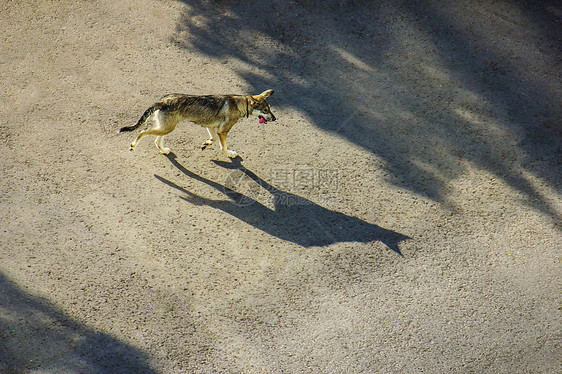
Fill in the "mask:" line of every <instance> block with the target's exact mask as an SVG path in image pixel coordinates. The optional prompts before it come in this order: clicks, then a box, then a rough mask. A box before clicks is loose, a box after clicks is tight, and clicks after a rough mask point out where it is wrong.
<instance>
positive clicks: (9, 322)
mask: <svg viewBox="0 0 562 374" xmlns="http://www.w3.org/2000/svg"><path fill="white" fill-rule="evenodd" d="M43 370H45V371H46V372H47V371H48V372H59V373H63V372H64V373H67V372H72V373H107V372H111V373H147V374H150V373H156V371H155V370H154V369H152V368H151V366H150V364H149V358H148V356H147V354H146V353H144V352H142V351H140V350H138V349H136V348H134V347H132V346H130V345H128V344H126V343H123V342H120V341H119V340H117V339H116V338H114V337H111V336H109V335H107V334H104V333H101V332H96V331H94V330H92V329H90V328H88V327H86V326H84V325H83V324H81V323H79V322H76V321H75V320H73V319H72V318H70V317H68V316H66V315H65V314H64V313H63V312H61V311H60V310H58V309H57V308H56V307H54V306H52V305H51V304H50V303H49V302H48V301H46V300H43V299H40V298H38V297H35V296H31V295H29V294H28V293H26V292H25V291H24V290H22V289H21V288H20V287H18V286H17V285H16V284H14V283H13V282H12V281H10V280H9V279H7V278H6V277H5V276H4V275H2V274H0V372H2V373H25V372H31V371H33V372H35V371H41V372H42V371H43Z"/></svg>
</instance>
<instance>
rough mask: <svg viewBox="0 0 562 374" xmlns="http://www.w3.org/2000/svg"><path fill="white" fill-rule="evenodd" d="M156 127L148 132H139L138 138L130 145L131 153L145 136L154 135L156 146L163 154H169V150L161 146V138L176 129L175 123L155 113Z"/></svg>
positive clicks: (160, 113) (159, 113)
mask: <svg viewBox="0 0 562 374" xmlns="http://www.w3.org/2000/svg"><path fill="white" fill-rule="evenodd" d="M155 121H156V125H155V126H154V127H153V128H151V129H148V130H143V131H141V132H140V134H139V136H138V137H137V138H136V139H135V140H134V141H133V142H132V143H131V151H134V150H135V147H136V146H137V144H138V143H139V141H140V140H141V139H142V138H144V137H145V136H146V135H155V136H156V140H155V143H156V146H157V147H158V149H159V150H160V152H161V153H163V154H168V153H170V151H171V150H170V148H165V147H164V146H163V138H162V136H164V135H166V134H168V133H170V132H171V131H172V130H174V129H175V128H176V123H175V122H173V121H170V120H167V119H166V118H165V117H164V116H163V114H162V112H160V111H159V112H157V113H156V115H155Z"/></svg>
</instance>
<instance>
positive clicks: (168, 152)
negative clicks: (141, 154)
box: [160, 147, 172, 155]
mask: <svg viewBox="0 0 562 374" xmlns="http://www.w3.org/2000/svg"><path fill="white" fill-rule="evenodd" d="M170 152H172V150H171V149H170V148H168V147H164V148H161V149H160V153H162V154H163V155H169V154H170Z"/></svg>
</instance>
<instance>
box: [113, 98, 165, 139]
mask: <svg viewBox="0 0 562 374" xmlns="http://www.w3.org/2000/svg"><path fill="white" fill-rule="evenodd" d="M162 107H163V104H162V103H156V104H154V105H153V106H151V107H150V108H148V109H147V110H146V111H145V112H144V114H143V115H142V117H141V118H140V119H139V121H138V122H137V124H136V125H133V126H125V127H122V128H121V129H120V130H119V132H120V133H121V132H126V131H133V130H136V129H137V128H138V127H139V126H142V125H144V123H145V122H146V120H148V117H150V116H151V115H152V113H154V112H156V111H157V110H159V109H162Z"/></svg>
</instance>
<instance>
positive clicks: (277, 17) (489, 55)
mask: <svg viewBox="0 0 562 374" xmlns="http://www.w3.org/2000/svg"><path fill="white" fill-rule="evenodd" d="M185 3H186V5H187V6H186V10H185V11H184V14H183V17H182V18H181V19H180V21H179V22H178V24H177V30H176V33H175V35H174V38H173V41H174V42H175V43H176V44H177V45H178V46H180V47H182V48H185V49H187V50H195V51H198V52H200V53H203V54H205V55H208V56H211V57H213V58H217V59H219V60H221V61H223V62H225V63H228V62H229V61H231V60H232V61H234V60H237V61H241V62H242V63H244V64H246V65H247V66H249V67H250V68H236V67H234V70H235V71H236V70H238V71H237V73H238V74H239V75H240V76H241V77H242V78H244V79H245V80H246V82H247V83H248V84H249V85H250V86H252V87H253V88H254V89H255V90H260V89H262V88H264V87H266V88H269V87H273V88H276V97H275V103H274V104H273V105H280V106H287V107H291V108H294V109H297V110H299V111H301V112H302V113H306V115H307V116H308V118H310V119H311V120H312V121H313V122H314V124H316V125H317V126H318V127H320V128H322V129H324V130H328V131H331V132H334V133H337V134H338V135H340V136H343V137H345V138H347V139H348V140H350V141H351V142H353V143H355V144H358V145H360V146H361V147H363V148H365V149H367V150H369V151H371V152H373V153H374V154H376V155H377V156H379V157H380V158H382V159H383V160H384V162H385V165H387V169H388V174H389V176H390V177H389V180H390V182H391V183H393V184H395V185H398V186H400V187H403V188H408V189H410V190H411V191H413V192H415V193H417V194H420V195H424V196H427V197H429V198H431V199H433V200H436V201H439V202H442V203H445V205H454V203H455V202H453V201H450V200H448V194H447V187H448V184H449V182H450V181H452V180H454V179H456V178H459V177H460V176H461V175H462V174H463V173H464V172H465V171H466V168H467V166H466V165H467V161H468V162H469V163H470V164H473V165H475V167H477V168H479V169H483V170H487V171H490V172H491V173H493V174H494V175H495V176H496V177H500V178H502V179H503V180H504V181H505V182H506V183H507V184H509V185H510V186H511V187H512V188H514V189H515V190H516V191H519V192H521V193H522V194H524V195H525V196H526V197H527V200H528V203H529V204H530V205H531V206H533V207H534V208H536V209H538V210H540V211H542V212H544V213H546V214H547V215H548V216H550V217H551V218H553V219H554V221H556V222H559V221H560V220H561V219H562V217H561V216H560V213H559V212H558V211H557V210H556V208H555V206H554V205H553V204H552V202H551V201H549V200H548V199H546V198H544V196H543V195H542V193H541V192H540V191H539V189H538V188H537V186H536V185H535V182H534V181H533V179H532V178H533V177H537V178H539V179H540V180H541V181H544V182H545V183H546V184H547V185H548V186H549V187H551V188H552V189H553V190H558V191H559V190H562V174H561V173H559V172H556V170H560V168H561V167H562V126H561V123H560V118H561V117H562V112H561V110H560V105H559V103H560V101H561V93H560V90H559V89H558V90H556V89H555V88H556V87H558V88H559V87H560V76H559V75H558V76H549V74H551V75H552V73H546V77H545V78H544V79H542V78H541V76H540V75H538V74H532V73H531V74H527V71H528V70H529V68H532V67H533V66H532V64H531V63H522V62H521V61H524V60H527V58H528V57H529V56H527V54H536V55H541V54H543V52H544V51H546V52H544V55H545V56H546V57H545V59H547V60H548V61H553V62H552V64H555V65H557V66H559V65H560V55H559V48H556V47H551V45H555V46H556V45H560V30H559V28H557V26H556V24H557V21H556V18H557V16H556V11H554V10H551V9H550V8H549V5H548V2H538V3H535V4H533V2H522V1H519V2H515V3H514V4H513V5H512V6H513V7H515V8H516V11H514V12H513V13H517V12H520V13H521V14H524V15H526V16H524V17H523V16H522V17H521V18H525V17H528V22H529V24H528V25H527V26H526V25H524V24H523V25H517V24H510V23H509V21H511V20H510V19H509V17H510V15H503V14H502V9H501V7H500V8H498V9H496V8H494V7H495V6H496V5H494V4H492V5H489V7H491V9H483V10H480V11H479V10H478V9H480V7H479V6H478V5H476V4H471V3H470V2H466V4H465V2H453V3H452V4H456V5H455V6H457V8H458V9H462V7H463V6H464V7H466V13H467V14H468V13H469V12H473V13H474V17H472V18H471V17H468V18H467V17H465V18H461V17H457V14H455V13H454V11H452V10H451V9H453V10H454V9H457V8H454V7H453V8H447V7H442V6H440V5H439V2H434V1H430V0H420V1H413V2H403V1H388V2H373V1H366V0H347V1H336V0H327V1H319V0H307V1H298V2H297V1H292V0H287V1H279V2H258V1H240V0H238V1H237V0H233V1H225V0H214V1H211V0H208V1H205V2H203V3H198V4H193V3H192V2H185ZM552 7H554V6H552ZM557 9H558V14H560V13H561V11H560V8H559V7H557ZM479 12H480V13H479ZM482 12H488V13H487V14H485V15H484V14H481V13H482ZM494 12H495V13H494ZM513 13H512V14H513ZM470 14H472V13H470ZM256 15H260V16H256ZM261 15H263V16H261ZM513 17H515V18H514V19H516V20H519V18H517V17H516V16H513ZM506 20H507V21H506ZM486 22H488V23H494V24H495V26H497V27H496V29H497V30H498V33H497V35H496V34H495V33H494V34H493V36H490V37H489V38H484V37H481V36H480V35H479V34H478V27H480V26H482V25H483V24H484V23H486ZM530 26H533V27H535V28H536V29H537V30H538V32H537V34H536V35H531V36H528V39H529V40H526V42H528V45H526V46H525V45H515V46H513V47H510V44H509V43H507V42H508V41H510V42H511V41H512V40H511V39H509V40H507V41H506V43H503V42H504V40H505V39H508V38H509V37H510V34H511V35H513V34H514V33H517V30H519V28H525V27H527V28H528V27H530ZM510 27H511V28H513V31H511V32H510ZM486 35H487V34H486ZM494 38H495V39H496V40H494ZM535 41H536V45H534V44H533V43H534V42H535ZM526 48H528V49H526ZM552 53H554V54H555V55H553V56H549V55H548V54H552ZM526 64H527V65H526ZM233 66H237V65H235V64H233ZM560 70H562V69H558V71H560ZM526 74H527V75H528V78H526V79H523V78H522V77H523V76H524V75H526ZM554 74H555V73H554ZM558 74H559V73H558ZM541 79H542V80H541ZM549 80H553V81H554V83H553V84H546V83H549ZM550 83H552V82H550ZM553 87H554V88H553ZM461 91H462V92H461ZM281 121H282V119H281ZM529 176H532V177H531V178H530V177H529Z"/></svg>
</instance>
